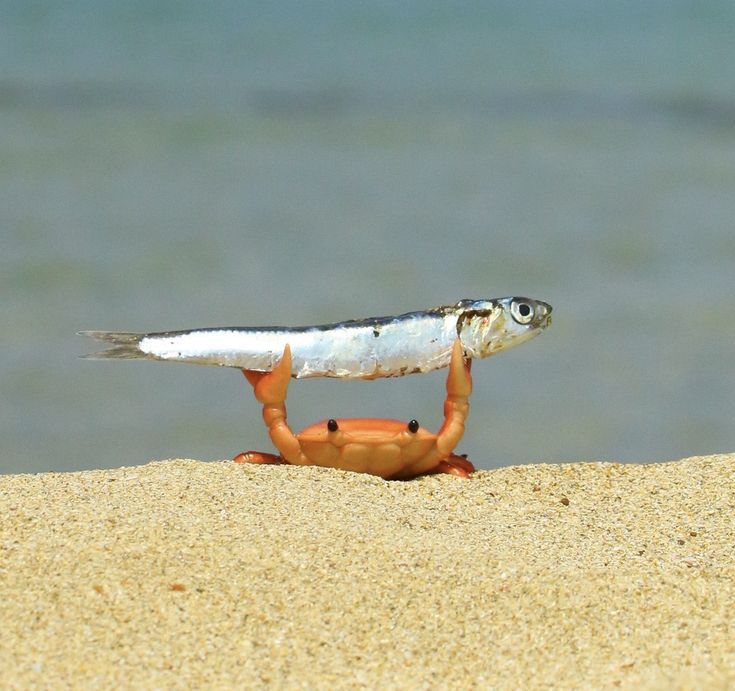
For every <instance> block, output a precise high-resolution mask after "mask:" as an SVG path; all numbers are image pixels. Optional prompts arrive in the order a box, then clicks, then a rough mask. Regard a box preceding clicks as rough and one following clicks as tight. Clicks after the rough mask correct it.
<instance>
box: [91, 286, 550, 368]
mask: <svg viewBox="0 0 735 691" xmlns="http://www.w3.org/2000/svg"><path fill="white" fill-rule="evenodd" d="M550 322H551V306H550V305H549V304H547V303H545V302H542V301H540V300H532V299H529V298H520V297H512V298H499V299H492V300H460V301H459V302H458V303H456V304H454V305H445V306H441V307H435V308H432V309H428V310H422V311H417V312H408V313H406V314H401V315H398V316H393V317H372V318H368V319H360V320H350V321H343V322H337V323H334V324H324V325H320V326H303V327H289V326H266V327H222V328H205V329H191V330H188V331H166V332H160V333H147V334H143V333H129V332H110V331H83V332H80V333H82V334H84V335H88V336H91V337H92V338H95V339H97V340H102V341H106V342H108V343H111V344H112V347H111V348H109V349H108V350H105V351H102V352H100V353H96V354H92V355H88V356H84V357H89V358H98V359H109V358H113V359H131V358H133V359H147V360H165V361H170V362H188V363H194V364H202V365H219V366H223V367H237V368H240V369H246V370H252V371H258V372H269V371H271V370H272V369H273V368H274V367H275V366H276V365H277V364H278V362H279V360H280V358H281V356H282V354H283V349H284V347H285V345H286V344H289V345H290V347H291V353H292V369H291V375H292V376H293V377H295V378H297V379H304V378H307V377H336V378H341V379H375V378H378V377H399V376H402V375H404V374H414V373H418V372H429V371H431V370H435V369H440V368H442V367H447V366H448V365H449V361H450V357H451V353H452V345H453V343H454V341H455V339H456V338H457V337H458V336H459V338H460V340H461V342H462V348H463V351H464V355H465V357H468V358H483V357H487V356H489V355H492V354H494V353H496V352H499V351H500V350H504V349H506V348H508V347H510V346H513V345H516V344H518V343H522V342H524V341H526V340H528V339H529V338H531V337H533V336H535V335H537V334H538V333H540V332H541V331H543V330H544V329H545V328H546V327H547V326H548V325H549V324H550Z"/></svg>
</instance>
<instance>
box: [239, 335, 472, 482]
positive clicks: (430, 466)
mask: <svg viewBox="0 0 735 691" xmlns="http://www.w3.org/2000/svg"><path fill="white" fill-rule="evenodd" d="M242 372H243V374H244V375H245V377H246V378H247V380H248V381H249V382H250V384H252V386H253V389H254V391H255V397H256V398H257V399H258V401H259V402H260V403H262V404H263V420H264V421H265V424H266V426H267V427H268V432H269V434H270V437H271V440H272V442H273V444H274V446H275V447H276V448H277V449H278V451H279V452H280V456H276V455H275V454H270V453H260V452H258V451H246V452H244V453H241V454H238V455H237V456H235V459H234V460H235V462H237V463H291V464H294V465H319V466H325V467H328V468H339V469H342V470H352V471H355V472H359V473H370V474H371V475H379V476H380V477H382V478H385V479H391V480H394V479H406V478H412V477H416V476H417V475H428V474H432V473H449V474H451V475H458V476H460V477H469V474H470V473H472V472H474V470H475V467H474V466H473V465H472V463H470V462H469V461H468V460H467V459H466V457H464V456H457V455H455V454H453V453H452V451H453V450H454V447H455V446H456V445H457V444H458V443H459V440H460V439H461V438H462V434H463V432H464V421H465V419H466V418H467V413H468V412H469V407H470V406H469V395H470V393H472V378H471V376H470V362H469V361H467V360H465V358H464V357H463V353H462V343H461V342H460V340H459V339H457V340H456V341H455V342H454V347H453V349H452V358H451V361H450V365H449V374H448V375H447V397H446V400H445V401H444V424H443V425H442V427H441V429H440V430H439V432H438V433H437V434H434V433H433V432H429V430H426V429H424V428H423V427H420V426H419V423H418V422H416V420H411V421H410V422H408V423H406V422H402V421H400V420H385V419H380V418H351V419H341V420H334V419H330V420H324V421H322V422H317V423H316V424H314V425H310V426H309V427H307V428H306V429H304V430H303V431H301V432H300V433H299V434H294V433H293V432H292V431H291V428H290V427H289V426H288V424H287V422H286V405H285V401H286V392H287V391H288V384H289V381H290V379H291V349H290V347H289V346H288V345H286V347H285V348H284V350H283V357H282V358H281V361H280V362H279V363H278V365H277V366H276V367H275V368H274V369H273V370H272V371H270V372H254V371H252V370H242Z"/></svg>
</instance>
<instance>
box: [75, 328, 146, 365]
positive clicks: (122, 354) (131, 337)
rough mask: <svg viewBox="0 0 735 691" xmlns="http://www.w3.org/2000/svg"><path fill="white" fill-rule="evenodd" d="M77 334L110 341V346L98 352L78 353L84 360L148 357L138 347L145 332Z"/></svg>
mask: <svg viewBox="0 0 735 691" xmlns="http://www.w3.org/2000/svg"><path fill="white" fill-rule="evenodd" d="M77 335H79V336H89V338H94V339H95V340H97V341H105V342H106V343H111V344H112V347H111V348H108V349H107V350H102V351H100V352H98V353H89V354H88V355H80V357H81V358H82V359H85V360H131V359H139V358H150V356H149V355H148V354H147V353H144V352H143V351H142V350H141V349H140V347H139V344H140V342H141V341H142V340H143V339H144V338H145V334H142V333H132V332H129V331H78V332H77Z"/></svg>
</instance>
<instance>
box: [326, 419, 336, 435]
mask: <svg viewBox="0 0 735 691" xmlns="http://www.w3.org/2000/svg"><path fill="white" fill-rule="evenodd" d="M327 429H328V430H329V431H330V432H336V431H337V430H338V429H339V425H338V424H337V421H336V420H335V419H334V418H329V420H327Z"/></svg>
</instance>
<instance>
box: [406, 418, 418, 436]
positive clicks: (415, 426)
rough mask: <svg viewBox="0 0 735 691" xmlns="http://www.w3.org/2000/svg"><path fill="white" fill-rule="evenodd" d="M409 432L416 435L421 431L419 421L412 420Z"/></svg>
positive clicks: (409, 424)
mask: <svg viewBox="0 0 735 691" xmlns="http://www.w3.org/2000/svg"><path fill="white" fill-rule="evenodd" d="M408 431H409V432H411V434H416V432H418V431H419V423H418V420H411V422H409V423H408Z"/></svg>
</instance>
